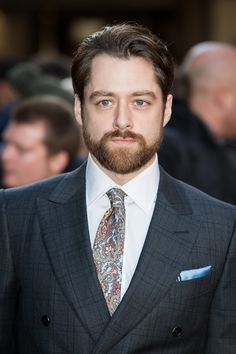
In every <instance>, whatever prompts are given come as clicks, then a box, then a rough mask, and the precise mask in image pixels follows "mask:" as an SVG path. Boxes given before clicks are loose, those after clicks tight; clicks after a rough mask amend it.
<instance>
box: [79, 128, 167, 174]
mask: <svg viewBox="0 0 236 354" xmlns="http://www.w3.org/2000/svg"><path fill="white" fill-rule="evenodd" d="M83 136H84V141H85V144H86V145H87V148H88V150H89V151H90V153H91V154H92V155H93V156H94V157H95V158H96V159H97V161H98V162H99V163H100V164H101V166H103V167H104V168H106V169H107V170H109V171H112V172H114V173H117V174H128V173H132V172H135V171H138V170H139V169H140V168H142V167H143V166H145V165H146V164H147V163H148V162H149V161H150V160H151V159H152V158H153V156H154V155H155V153H156V152H157V151H158V150H159V148H160V145H161V142H162V137H163V128H162V127H161V129H160V132H159V134H158V135H157V138H156V139H155V140H154V141H152V142H151V143H149V144H147V142H146V140H145V139H144V137H143V136H142V135H141V134H136V133H133V132H131V131H129V130H126V131H120V130H119V129H117V130H115V131H113V132H107V133H105V134H104V135H103V137H102V138H101V140H99V141H97V142H96V141H94V140H93V139H92V137H91V134H90V133H89V131H88V129H87V126H86V124H85V122H84V125H83ZM112 138H123V139H125V138H131V139H134V140H135V141H136V144H137V145H138V147H137V148H136V149H135V150H134V149H132V148H131V149H130V148H129V147H111V146H110V144H109V143H110V142H111V139H112Z"/></svg>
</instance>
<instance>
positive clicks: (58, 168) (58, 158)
mask: <svg viewBox="0 0 236 354" xmlns="http://www.w3.org/2000/svg"><path fill="white" fill-rule="evenodd" d="M68 163H69V155H68V152H66V151H65V150H61V151H60V152H58V153H57V154H55V155H52V156H50V157H49V160H48V164H49V169H50V172H51V174H52V175H53V176H54V175H57V174H59V173H62V172H63V171H64V170H65V168H66V167H67V165H68Z"/></svg>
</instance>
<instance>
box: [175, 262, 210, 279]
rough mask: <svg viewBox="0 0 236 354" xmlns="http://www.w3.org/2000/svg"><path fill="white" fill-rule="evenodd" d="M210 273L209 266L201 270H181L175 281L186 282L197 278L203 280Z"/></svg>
mask: <svg viewBox="0 0 236 354" xmlns="http://www.w3.org/2000/svg"><path fill="white" fill-rule="evenodd" d="M210 271H211V265H209V266H206V267H203V268H197V269H189V270H183V271H182V272H180V275H179V276H178V278H177V279H176V281H186V280H192V279H197V278H203V277H205V276H206V275H208V274H209V273H210Z"/></svg>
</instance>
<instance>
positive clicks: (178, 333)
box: [172, 327, 182, 337]
mask: <svg viewBox="0 0 236 354" xmlns="http://www.w3.org/2000/svg"><path fill="white" fill-rule="evenodd" d="M181 333H182V328H180V327H174V328H173V329H172V336H174V337H179V336H181Z"/></svg>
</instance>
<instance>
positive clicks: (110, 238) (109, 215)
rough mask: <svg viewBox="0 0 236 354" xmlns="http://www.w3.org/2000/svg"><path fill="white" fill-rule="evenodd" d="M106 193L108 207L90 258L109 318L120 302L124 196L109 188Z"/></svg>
mask: <svg viewBox="0 0 236 354" xmlns="http://www.w3.org/2000/svg"><path fill="white" fill-rule="evenodd" d="M106 194H107V196H108V198H109V200H110V203H111V207H110V209H108V210H107V211H106V213H105V214H104V216H103V218H102V220H101V222H100V224H99V227H98V230H97V233H96V237H95V241H94V246H93V257H94V262H95V265H96V269H97V275H98V279H99V281H100V284H101V287H102V290H103V293H104V296H105V299H106V302H107V306H108V309H109V312H110V314H111V315H112V314H113V313H114V312H115V310H116V308H117V306H118V305H119V302H120V293H121V280H122V264H123V250H124V238H125V206H124V198H125V196H126V194H125V192H123V191H122V190H121V189H119V188H112V189H110V190H109V191H108V192H107V193H106Z"/></svg>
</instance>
